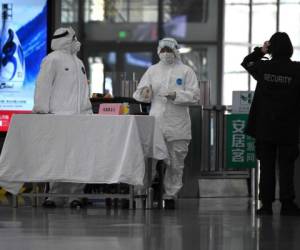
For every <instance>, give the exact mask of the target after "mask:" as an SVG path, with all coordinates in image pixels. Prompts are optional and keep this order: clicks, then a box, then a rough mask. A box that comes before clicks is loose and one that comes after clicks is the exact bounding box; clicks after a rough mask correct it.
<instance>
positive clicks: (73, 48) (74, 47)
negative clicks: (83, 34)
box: [71, 41, 81, 54]
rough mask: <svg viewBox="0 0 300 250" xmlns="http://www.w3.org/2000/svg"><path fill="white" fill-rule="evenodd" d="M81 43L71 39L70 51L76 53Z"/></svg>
mask: <svg viewBox="0 0 300 250" xmlns="http://www.w3.org/2000/svg"><path fill="white" fill-rule="evenodd" d="M80 46H81V43H80V42H78V41H73V42H72V44H71V53H72V54H76V53H77V52H79V50H80Z"/></svg>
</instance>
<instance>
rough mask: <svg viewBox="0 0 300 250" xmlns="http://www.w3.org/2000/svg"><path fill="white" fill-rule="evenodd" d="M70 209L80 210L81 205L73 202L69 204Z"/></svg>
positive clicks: (75, 201)
mask: <svg viewBox="0 0 300 250" xmlns="http://www.w3.org/2000/svg"><path fill="white" fill-rule="evenodd" d="M70 208H72V209H74V208H82V203H81V202H80V201H79V200H73V201H72V202H71V203H70Z"/></svg>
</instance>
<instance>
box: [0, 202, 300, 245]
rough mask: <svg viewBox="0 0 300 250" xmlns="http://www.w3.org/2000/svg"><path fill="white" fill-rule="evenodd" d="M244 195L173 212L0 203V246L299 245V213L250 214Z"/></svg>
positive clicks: (185, 205)
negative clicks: (12, 206) (17, 205)
mask: <svg viewBox="0 0 300 250" xmlns="http://www.w3.org/2000/svg"><path fill="white" fill-rule="evenodd" d="M249 204H250V202H249V201H248V199H244V198H213V199H200V200H180V202H179V208H178V209H177V210H175V211H164V210H145V211H143V210H135V211H134V210H131V211H130V210H106V209H104V208H100V209H99V208H89V209H82V210H70V209H68V208H65V209H63V208H59V209H53V210H49V209H48V210H47V209H43V208H41V207H40V208H36V209H34V208H31V207H20V208H17V209H13V208H10V207H9V206H1V207H0V250H17V249H18V250H47V249H53V250H59V249H63V250H69V249H72V250H77V249H80V250H82V249H84V250H90V249H97V250H102V249H103V250H111V249H122V250H127V249H128V250H129V249H130V250H150V249H151V250H159V249H168V250H193V249H201V250H206V249H207V250H244V249H245V250H246V249H247V250H248V249H255V250H258V249H262V250H277V249H284V250H294V249H295V250H299V249H300V217H299V218H298V217H283V216H280V215H279V214H278V211H279V207H280V205H279V204H275V206H274V208H275V214H274V215H273V216H266V217H261V218H258V217H256V216H254V214H253V211H252V210H251V205H249Z"/></svg>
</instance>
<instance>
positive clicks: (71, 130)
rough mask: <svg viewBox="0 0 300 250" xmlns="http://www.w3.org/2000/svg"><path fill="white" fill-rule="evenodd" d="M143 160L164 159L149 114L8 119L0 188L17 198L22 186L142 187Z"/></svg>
mask: <svg viewBox="0 0 300 250" xmlns="http://www.w3.org/2000/svg"><path fill="white" fill-rule="evenodd" d="M147 158H154V159H157V160H165V159H167V158H168V151H167V147H166V144H165V141H164V138H163V136H162V134H161V131H160V130H159V129H158V126H157V123H156V122H155V118H154V117H152V116H133V115H53V114H26V115H14V116H13V118H12V120H11V124H10V127H9V131H8V133H7V135H6V139H5V142H4V145H3V149H2V153H1V156H0V186H2V187H3V188H5V189H6V190H7V191H9V192H11V193H12V194H18V192H19V190H20V188H21V186H22V185H23V183H24V182H33V183H39V182H74V183H106V184H110V183H127V184H129V185H133V186H136V185H143V179H144V175H145V163H146V162H147V161H145V159H147ZM130 197H131V198H132V196H130Z"/></svg>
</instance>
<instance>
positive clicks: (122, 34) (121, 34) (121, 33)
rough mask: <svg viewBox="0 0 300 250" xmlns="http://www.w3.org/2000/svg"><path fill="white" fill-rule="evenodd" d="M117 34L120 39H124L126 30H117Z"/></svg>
mask: <svg viewBox="0 0 300 250" xmlns="http://www.w3.org/2000/svg"><path fill="white" fill-rule="evenodd" d="M118 36H119V38H120V39H125V38H126V37H127V31H124V30H122V31H119V33H118Z"/></svg>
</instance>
